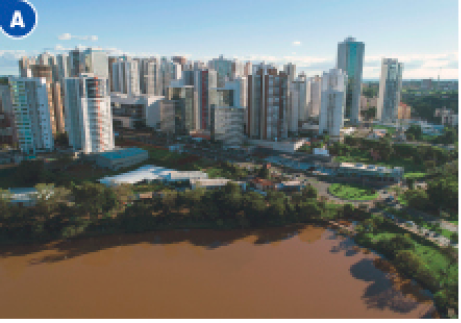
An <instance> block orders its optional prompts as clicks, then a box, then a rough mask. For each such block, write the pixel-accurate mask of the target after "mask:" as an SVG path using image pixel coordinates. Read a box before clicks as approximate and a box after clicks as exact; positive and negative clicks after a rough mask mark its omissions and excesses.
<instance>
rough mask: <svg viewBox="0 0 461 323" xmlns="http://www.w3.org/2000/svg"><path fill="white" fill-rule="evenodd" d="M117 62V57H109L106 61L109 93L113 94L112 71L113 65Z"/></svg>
mask: <svg viewBox="0 0 461 323" xmlns="http://www.w3.org/2000/svg"><path fill="white" fill-rule="evenodd" d="M117 60H118V58H117V57H109V58H108V59H107V61H108V63H109V68H108V69H109V85H110V91H111V92H115V90H114V70H113V64H114V63H116V62H117Z"/></svg>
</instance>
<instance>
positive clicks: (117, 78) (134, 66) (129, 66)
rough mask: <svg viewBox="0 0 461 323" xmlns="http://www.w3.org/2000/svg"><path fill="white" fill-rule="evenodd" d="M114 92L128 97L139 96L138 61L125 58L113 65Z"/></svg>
mask: <svg viewBox="0 0 461 323" xmlns="http://www.w3.org/2000/svg"><path fill="white" fill-rule="evenodd" d="M112 73H113V75H112V76H113V87H114V92H120V93H124V94H128V95H139V94H140V92H141V91H140V88H139V65H138V61H136V60H133V59H131V58H129V57H126V56H123V57H121V58H119V60H118V61H117V62H115V63H113V64H112Z"/></svg>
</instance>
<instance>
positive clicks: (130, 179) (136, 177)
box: [99, 165, 208, 186]
mask: <svg viewBox="0 0 461 323" xmlns="http://www.w3.org/2000/svg"><path fill="white" fill-rule="evenodd" d="M207 178H208V174H206V173H202V172H181V171H177V170H174V169H168V168H164V167H159V166H155V165H145V166H143V167H140V168H138V169H137V170H134V171H131V172H128V173H124V174H120V175H115V176H107V177H104V178H102V179H100V180H99V182H100V183H101V184H104V185H106V186H117V185H122V184H129V185H134V184H140V183H152V182H164V183H171V182H190V181H191V180H198V179H207Z"/></svg>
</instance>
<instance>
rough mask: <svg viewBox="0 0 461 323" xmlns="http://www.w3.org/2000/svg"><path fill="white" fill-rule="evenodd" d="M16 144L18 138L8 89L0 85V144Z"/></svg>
mask: <svg viewBox="0 0 461 323" xmlns="http://www.w3.org/2000/svg"><path fill="white" fill-rule="evenodd" d="M7 81H8V80H7ZM16 142H18V136H17V130H16V125H15V123H14V114H13V104H12V102H11V92H10V87H9V85H8V84H5V85H0V143H1V144H8V145H12V144H13V143H16Z"/></svg>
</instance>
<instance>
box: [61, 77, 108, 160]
mask: <svg viewBox="0 0 461 323" xmlns="http://www.w3.org/2000/svg"><path fill="white" fill-rule="evenodd" d="M64 84H65V107H66V115H65V117H66V130H67V133H68V134H69V144H70V145H71V146H72V147H73V149H74V150H75V151H83V152H84V153H92V152H102V151H107V150H112V149H114V132H113V128H112V111H111V106H110V96H109V81H108V80H107V78H100V77H97V76H95V75H94V74H84V73H83V74H81V75H80V76H79V77H69V78H66V79H65V80H64Z"/></svg>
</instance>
